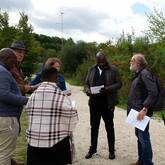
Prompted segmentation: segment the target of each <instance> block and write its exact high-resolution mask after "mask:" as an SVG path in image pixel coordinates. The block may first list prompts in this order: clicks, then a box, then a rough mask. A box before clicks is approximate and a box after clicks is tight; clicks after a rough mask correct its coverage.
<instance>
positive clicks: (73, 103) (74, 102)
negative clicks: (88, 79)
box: [72, 100, 76, 108]
mask: <svg viewBox="0 0 165 165" xmlns="http://www.w3.org/2000/svg"><path fill="white" fill-rule="evenodd" d="M75 107H76V101H75V100H72V108H75Z"/></svg>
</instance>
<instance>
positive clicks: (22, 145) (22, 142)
mask: <svg viewBox="0 0 165 165" xmlns="http://www.w3.org/2000/svg"><path fill="white" fill-rule="evenodd" d="M26 128H27V114H26V113H25V112H23V113H22V116H21V133H20V135H19V137H18V139H17V147H16V151H15V154H14V159H15V160H17V161H19V162H26V151H27V143H26V139H25V131H26Z"/></svg>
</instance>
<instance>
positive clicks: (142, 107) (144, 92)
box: [128, 54, 158, 165]
mask: <svg viewBox="0 0 165 165" xmlns="http://www.w3.org/2000/svg"><path fill="white" fill-rule="evenodd" d="M146 67H147V61H146V59H145V57H144V55H142V54H135V55H134V56H133V57H132V58H131V61H130V70H131V71H133V72H134V73H135V75H134V78H133V81H132V84H131V88H130V92H129V96H128V113H129V111H130V110H131V109H135V110H137V111H138V112H139V113H138V116H137V119H138V120H143V118H144V117H145V115H148V116H152V111H151V107H152V105H153V103H154V102H155V101H156V98H157V95H158V90H157V86H156V82H155V79H154V77H153V75H152V73H151V72H150V71H149V70H147V69H146ZM135 135H136V136H137V143H138V161H137V162H136V163H132V164H131V165H153V163H152V147H151V141H150V135H149V124H148V125H147V127H146V129H145V130H144V131H141V130H140V129H138V128H135Z"/></svg>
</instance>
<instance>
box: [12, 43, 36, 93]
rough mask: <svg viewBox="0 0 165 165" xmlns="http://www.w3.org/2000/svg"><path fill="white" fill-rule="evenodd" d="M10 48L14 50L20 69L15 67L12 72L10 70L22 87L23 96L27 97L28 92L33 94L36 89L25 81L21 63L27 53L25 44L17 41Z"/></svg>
mask: <svg viewBox="0 0 165 165" xmlns="http://www.w3.org/2000/svg"><path fill="white" fill-rule="evenodd" d="M10 48H11V49H13V50H14V52H15V54H16V57H17V62H18V67H14V68H13V69H12V70H10V72H11V73H12V75H13V77H14V78H15V80H16V81H17V84H18V86H19V87H20V90H21V92H22V95H25V94H26V93H28V92H33V91H34V89H35V88H34V87H33V86H30V85H28V84H27V83H26V82H25V81H24V75H23V72H22V69H21V67H20V65H21V62H22V61H23V59H24V56H25V54H26V51H27V50H26V47H25V44H24V42H23V41H15V42H13V43H12V44H11V46H10Z"/></svg>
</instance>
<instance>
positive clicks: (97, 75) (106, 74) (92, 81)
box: [85, 51, 122, 159]
mask: <svg viewBox="0 0 165 165" xmlns="http://www.w3.org/2000/svg"><path fill="white" fill-rule="evenodd" d="M121 86H122V82H121V79H120V75H119V72H118V70H117V68H116V67H115V66H113V65H110V64H109V63H108V61H107V58H106V56H105V55H104V53H103V52H101V51H100V52H98V53H97V54H96V64H95V65H93V66H92V67H91V68H90V70H89V72H88V75H87V77H86V81H85V92H86V94H87V96H89V109H90V125H91V146H90V148H89V151H88V153H87V155H86V156H85V158H86V159H90V158H92V157H93V156H94V155H95V154H96V152H97V139H98V132H99V125H100V119H101V117H102V118H103V120H104V123H105V128H106V132H107V139H108V146H109V159H115V132H114V123H113V117H114V109H115V105H116V104H117V103H118V99H117V91H118V89H119V88H121ZM93 88H97V89H99V88H100V90H99V91H97V92H96V91H93V90H92V89H93Z"/></svg>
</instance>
